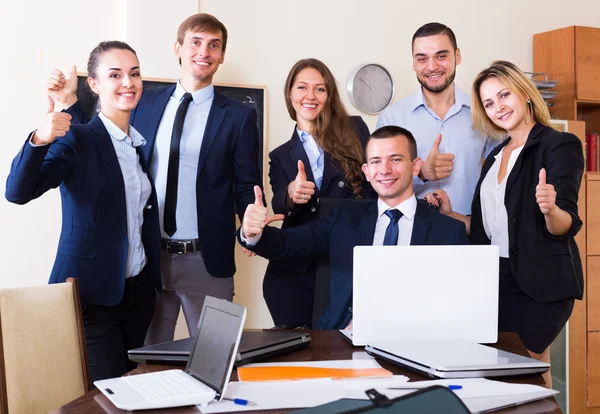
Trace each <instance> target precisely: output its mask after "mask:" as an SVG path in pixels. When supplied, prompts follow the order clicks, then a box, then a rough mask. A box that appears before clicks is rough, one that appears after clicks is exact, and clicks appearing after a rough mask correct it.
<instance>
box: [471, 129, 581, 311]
mask: <svg viewBox="0 0 600 414" xmlns="http://www.w3.org/2000/svg"><path fill="white" fill-rule="evenodd" d="M508 142H510V138H508V139H506V140H505V141H504V142H502V144H500V145H498V146H497V147H496V148H495V149H494V150H493V151H492V153H491V154H490V155H489V156H488V158H487V159H486V160H485V163H484V164H483V168H482V171H481V177H480V178H479V182H478V183H477V187H476V188H475V195H474V198H473V205H472V214H473V215H472V217H471V243H472V244H490V239H489V238H488V237H487V236H486V234H485V230H484V227H483V218H482V212H481V197H480V189H481V182H482V181H483V179H484V178H485V176H486V174H487V173H488V171H489V170H490V168H491V166H492V165H493V164H494V162H495V158H494V156H495V155H497V154H498V153H499V152H500V151H502V148H504V146H506V144H508ZM542 168H545V169H546V181H547V183H548V184H552V185H553V186H554V189H555V190H556V205H557V206H558V207H560V208H561V209H562V210H565V211H566V212H567V213H569V214H570V215H571V217H572V218H573V224H572V225H571V229H570V230H569V232H568V233H567V234H566V235H564V236H554V235H552V234H550V233H549V232H548V229H547V228H546V223H545V220H544V215H543V214H542V212H541V211H540V208H539V206H538V204H537V202H536V200H535V188H536V186H537V185H538V182H539V172H540V169H542ZM583 168H584V166H583V150H582V147H581V141H580V140H579V138H577V137H576V136H575V135H573V134H569V133H562V132H558V131H556V130H554V129H552V128H550V127H548V126H544V125H541V124H536V125H534V127H533V129H532V130H531V132H530V133H529V137H528V138H527V141H526V143H525V146H524V147H523V150H522V151H521V154H520V155H519V158H518V159H517V161H516V163H515V165H514V167H513V169H512V171H511V172H510V175H509V176H508V178H507V179H508V181H507V183H506V195H505V199H504V204H505V205H506V212H507V213H508V239H509V257H510V264H511V269H512V272H513V276H514V279H515V282H516V284H517V286H518V287H519V288H520V289H521V290H522V291H523V292H524V293H525V294H527V295H528V296H530V297H532V298H533V299H535V300H537V301H539V302H552V301H556V300H561V299H565V298H570V297H574V298H577V299H581V298H582V297H583V268H582V265H581V258H580V256H579V249H578V248H577V244H576V243H575V240H574V237H575V235H576V234H577V233H578V232H579V229H580V228H581V225H582V222H581V219H580V218H579V215H578V214H577V198H578V194H579V187H580V185H581V177H582V175H583Z"/></svg>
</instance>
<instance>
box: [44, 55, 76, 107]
mask: <svg viewBox="0 0 600 414" xmlns="http://www.w3.org/2000/svg"><path fill="white" fill-rule="evenodd" d="M47 93H48V95H50V96H51V97H52V98H53V99H54V100H55V101H56V102H57V103H58V104H59V105H61V106H62V109H66V108H68V107H70V106H71V105H73V104H74V103H75V102H77V67H76V66H75V65H73V67H71V70H70V72H69V73H68V74H67V76H65V75H64V74H63V73H62V72H61V71H60V70H58V69H54V70H53V71H52V72H51V73H50V76H49V77H48V86H47Z"/></svg>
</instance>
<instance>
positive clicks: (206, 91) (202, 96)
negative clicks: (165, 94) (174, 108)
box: [173, 82, 215, 105]
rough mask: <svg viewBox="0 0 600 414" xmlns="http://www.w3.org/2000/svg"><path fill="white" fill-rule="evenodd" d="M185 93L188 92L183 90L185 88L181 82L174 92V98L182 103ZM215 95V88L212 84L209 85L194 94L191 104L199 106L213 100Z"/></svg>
mask: <svg viewBox="0 0 600 414" xmlns="http://www.w3.org/2000/svg"><path fill="white" fill-rule="evenodd" d="M185 93H187V91H186V90H185V89H184V88H183V86H181V82H177V86H176V87H175V90H174V91H173V97H174V98H175V99H176V100H177V102H180V101H181V99H182V98H183V95H184V94H185ZM214 94H215V87H214V85H213V84H212V83H211V84H210V85H208V86H206V87H204V88H202V89H198V90H197V91H194V92H192V99H193V101H192V102H191V103H190V104H191V105H198V104H200V103H202V102H204V101H206V100H207V99H210V98H212V97H213V95H214Z"/></svg>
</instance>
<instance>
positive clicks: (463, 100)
mask: <svg viewBox="0 0 600 414" xmlns="http://www.w3.org/2000/svg"><path fill="white" fill-rule="evenodd" d="M454 105H458V106H460V107H463V106H465V107H467V108H470V107H471V97H470V96H469V95H467V94H466V93H464V92H463V91H462V90H461V89H460V88H459V87H458V85H457V84H456V83H454ZM420 106H424V107H425V108H428V106H427V101H425V95H424V94H423V87H421V88H420V89H419V92H417V93H415V94H413V95H412V96H410V97H409V99H408V107H409V108H410V109H411V111H412V112H414V111H415V110H416V109H417V108H418V107H420Z"/></svg>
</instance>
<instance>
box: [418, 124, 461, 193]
mask: <svg viewBox="0 0 600 414" xmlns="http://www.w3.org/2000/svg"><path fill="white" fill-rule="evenodd" d="M441 142H442V134H439V135H438V136H437V138H436V139H435V141H434V142H433V146H432V147H431V150H429V155H427V158H426V159H425V162H424V163H423V166H422V167H421V176H422V177H421V178H423V179H425V180H428V181H434V180H441V179H442V178H447V177H450V174H452V170H453V169H454V154H450V153H448V154H442V153H441V152H440V144H441Z"/></svg>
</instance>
